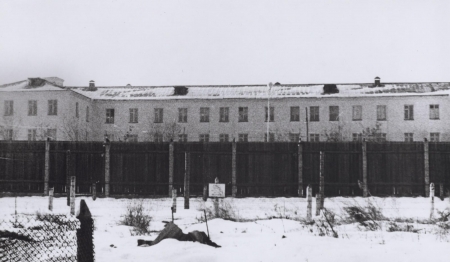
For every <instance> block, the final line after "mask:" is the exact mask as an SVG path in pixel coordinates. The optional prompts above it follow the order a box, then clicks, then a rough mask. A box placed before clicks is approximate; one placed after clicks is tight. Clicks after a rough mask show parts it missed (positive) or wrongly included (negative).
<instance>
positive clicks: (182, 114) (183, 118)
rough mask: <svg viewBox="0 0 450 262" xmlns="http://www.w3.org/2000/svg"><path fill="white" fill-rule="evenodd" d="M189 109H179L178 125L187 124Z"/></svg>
mask: <svg viewBox="0 0 450 262" xmlns="http://www.w3.org/2000/svg"><path fill="white" fill-rule="evenodd" d="M187 114H188V109H187V108H178V123H187Z"/></svg>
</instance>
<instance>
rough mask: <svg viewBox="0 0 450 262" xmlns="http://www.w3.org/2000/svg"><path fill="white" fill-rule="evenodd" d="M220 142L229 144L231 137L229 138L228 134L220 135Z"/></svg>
mask: <svg viewBox="0 0 450 262" xmlns="http://www.w3.org/2000/svg"><path fill="white" fill-rule="evenodd" d="M219 141H220V142H228V141H229V136H228V134H220V135H219Z"/></svg>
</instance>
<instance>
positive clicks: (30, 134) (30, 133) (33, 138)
mask: <svg viewBox="0 0 450 262" xmlns="http://www.w3.org/2000/svg"><path fill="white" fill-rule="evenodd" d="M28 141H36V129H28Z"/></svg>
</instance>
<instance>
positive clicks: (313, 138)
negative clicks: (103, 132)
mask: <svg viewBox="0 0 450 262" xmlns="http://www.w3.org/2000/svg"><path fill="white" fill-rule="evenodd" d="M248 138H249V135H248V134H247V133H243V134H238V140H237V141H238V142H248ZM299 139H300V134H298V133H289V141H290V142H298V141H299ZM362 139H363V135H362V134H361V133H353V134H352V140H353V141H362ZM112 140H114V139H112ZM372 140H373V141H377V142H385V141H387V140H386V133H379V134H376V135H375V137H374V138H372ZM404 140H405V142H413V141H414V133H404ZM127 141H129V142H133V141H135V142H137V141H138V136H137V135H136V134H135V135H128V137H127ZM187 141H188V135H187V134H179V135H178V142H187ZM198 141H200V142H210V135H209V134H200V135H199V137H198ZM275 141H276V140H275V134H274V133H269V142H275ZM309 141H310V142H320V134H315V133H311V134H309ZM430 141H431V142H439V141H440V133H430ZM153 142H164V136H163V134H155V135H154V137H153ZM219 142H230V136H229V134H219ZM264 142H267V134H264Z"/></svg>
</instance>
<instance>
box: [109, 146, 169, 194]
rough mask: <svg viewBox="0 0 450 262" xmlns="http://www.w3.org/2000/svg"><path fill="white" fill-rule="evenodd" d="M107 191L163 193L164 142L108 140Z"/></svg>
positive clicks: (166, 158)
mask: <svg viewBox="0 0 450 262" xmlns="http://www.w3.org/2000/svg"><path fill="white" fill-rule="evenodd" d="M110 154H111V166H110V168H111V170H110V172H111V194H136V195H166V194H167V186H168V185H169V176H168V174H169V144H168V143H120V142H113V143H111V151H110Z"/></svg>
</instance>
